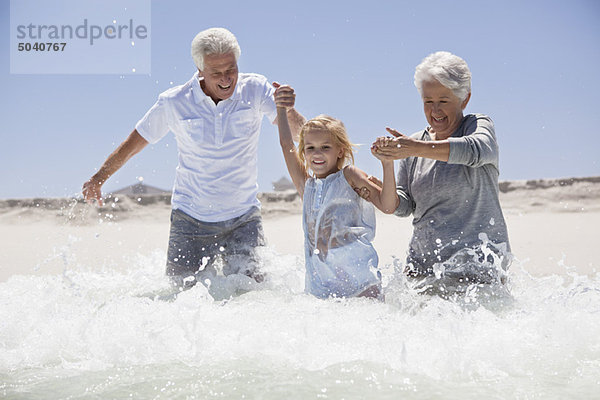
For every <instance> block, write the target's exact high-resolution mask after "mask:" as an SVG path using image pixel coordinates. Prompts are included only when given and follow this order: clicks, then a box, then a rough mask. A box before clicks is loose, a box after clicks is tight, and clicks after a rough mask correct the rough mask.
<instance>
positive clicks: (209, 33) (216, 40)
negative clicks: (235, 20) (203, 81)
mask: <svg viewBox="0 0 600 400" xmlns="http://www.w3.org/2000/svg"><path fill="white" fill-rule="evenodd" d="M229 53H233V55H234V56H235V60H236V61H237V60H238V58H240V54H241V53H242V50H241V49H240V45H239V44H238V41H237V39H236V38H235V35H234V34H233V33H231V32H229V31H228V30H227V29H225V28H210V29H207V30H204V31H202V32H200V33H199V34H197V35H196V37H195V38H194V40H192V58H193V59H194V64H196V67H198V69H199V70H201V71H202V70H203V69H204V56H207V55H210V54H219V55H221V54H229Z"/></svg>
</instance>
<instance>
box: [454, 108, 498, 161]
mask: <svg viewBox="0 0 600 400" xmlns="http://www.w3.org/2000/svg"><path fill="white" fill-rule="evenodd" d="M470 117H471V118H468V119H467V121H465V123H466V124H467V126H466V128H465V129H464V136H461V137H450V138H448V142H449V143H450V154H449V157H448V163H449V164H463V165H466V166H469V167H473V168H477V167H481V166H483V165H486V164H493V165H494V166H495V167H496V168H497V167H498V142H497V141H496V134H495V131H494V123H493V122H492V120H491V119H490V118H489V117H487V116H485V115H472V116H470Z"/></svg>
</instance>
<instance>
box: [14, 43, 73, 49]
mask: <svg viewBox="0 0 600 400" xmlns="http://www.w3.org/2000/svg"><path fill="white" fill-rule="evenodd" d="M66 46H67V44H66V43H53V42H46V43H44V42H41V43H39V42H35V43H29V42H21V43H19V47H18V49H19V51H65V47H66Z"/></svg>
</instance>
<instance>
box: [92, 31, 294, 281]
mask: <svg viewBox="0 0 600 400" xmlns="http://www.w3.org/2000/svg"><path fill="white" fill-rule="evenodd" d="M240 53H241V50H240V47H239V45H238V42H237V39H236V38H235V36H234V35H233V34H232V33H231V32H229V31H228V30H226V29H223V28H211V29H207V30H205V31H202V32H200V33H199V34H198V35H197V36H196V37H195V38H194V40H193V41H192V57H193V59H194V63H195V64H196V67H197V68H198V71H197V72H196V73H195V74H194V76H193V77H192V78H191V79H190V80H189V81H188V82H186V83H184V84H183V85H180V86H176V87H173V88H171V89H169V90H167V91H165V92H163V93H161V94H160V95H159V97H158V101H157V102H156V103H155V104H154V105H153V106H152V107H151V108H150V110H148V112H147V113H146V115H144V117H143V118H142V119H141V120H140V121H138V123H137V124H136V126H135V129H134V130H133V132H132V133H131V134H130V135H129V137H128V138H127V139H126V140H125V141H124V142H123V143H122V144H121V145H120V146H119V147H118V148H117V149H116V150H115V151H114V152H113V153H112V154H111V155H110V156H109V157H108V158H107V160H106V161H105V162H104V164H103V165H102V167H101V168H100V170H99V171H98V172H97V173H96V174H94V175H93V176H92V178H91V179H90V180H88V181H87V182H85V183H84V184H83V195H84V197H85V199H86V200H87V201H88V202H90V203H91V202H93V200H97V201H98V203H99V204H100V205H102V198H101V187H102V185H103V184H104V183H105V182H106V180H107V179H108V178H109V177H110V176H111V175H113V174H114V173H115V172H116V171H117V170H118V169H119V168H121V167H122V166H123V165H124V164H125V163H126V162H127V161H128V160H129V159H130V158H131V157H132V156H134V155H135V154H136V153H138V152H139V151H140V150H142V149H143V148H144V147H145V146H146V145H147V144H148V143H156V142H158V141H159V140H160V139H161V138H162V137H164V136H165V135H166V134H167V133H168V132H169V131H171V132H173V133H174V135H175V139H176V141H177V148H178V153H179V155H178V159H179V163H178V166H177V171H176V177H175V184H174V187H173V197H172V200H171V202H172V208H173V209H172V214H171V229H170V236H169V248H168V254H167V270H166V273H167V275H168V276H170V277H171V278H172V281H173V283H174V284H175V285H177V286H178V287H179V288H183V289H186V288H189V287H192V286H194V285H195V284H196V282H197V281H198V280H200V281H201V282H202V283H204V284H207V285H208V284H210V282H211V280H212V279H214V277H215V276H216V274H217V272H216V270H217V268H215V266H216V265H215V262H216V261H217V260H221V261H220V263H221V267H222V272H223V275H225V276H228V275H232V274H238V275H239V276H241V277H248V278H250V279H252V280H253V281H256V282H260V281H262V280H263V276H262V274H261V273H260V271H259V268H258V265H257V264H258V260H257V255H256V248H257V247H259V246H264V245H265V240H264V233H263V227H262V220H261V215H260V208H259V207H260V203H259V201H258V199H257V198H256V195H257V192H258V185H257V170H258V168H257V147H258V136H259V133H260V127H261V122H262V118H263V116H267V117H268V118H269V119H270V121H272V122H273V123H276V116H277V111H276V106H275V103H274V97H273V95H274V93H275V91H276V90H277V92H278V93H281V96H282V97H283V98H284V100H283V101H286V102H287V106H289V111H288V117H289V119H290V123H291V126H292V130H293V131H294V132H295V134H296V136H297V133H298V132H299V130H300V127H301V126H302V124H303V123H304V117H302V115H300V114H299V113H298V112H297V111H296V110H295V109H294V108H293V106H294V98H295V95H294V91H293V89H292V88H291V87H289V86H286V85H282V86H280V85H278V84H277V85H276V86H277V89H275V88H274V87H273V86H272V85H271V84H269V82H268V81H267V79H266V78H265V77H264V76H261V75H258V74H248V73H239V72H238V65H237V61H238V58H239V56H240ZM248 280H249V279H248Z"/></svg>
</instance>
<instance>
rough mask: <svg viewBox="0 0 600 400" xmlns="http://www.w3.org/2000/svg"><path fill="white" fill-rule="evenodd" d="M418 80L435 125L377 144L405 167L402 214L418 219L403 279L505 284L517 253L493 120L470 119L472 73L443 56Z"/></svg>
mask: <svg viewBox="0 0 600 400" xmlns="http://www.w3.org/2000/svg"><path fill="white" fill-rule="evenodd" d="M414 79H415V86H416V87H417V89H418V90H419V93H420V94H421V98H422V99H423V108H424V111H425V118H426V119H427V122H428V123H429V126H428V127H427V128H425V129H424V130H422V131H420V132H417V133H415V134H413V135H412V136H410V137H408V136H404V135H402V134H401V133H399V132H397V131H396V130H394V129H391V128H387V131H388V132H389V133H390V134H391V135H393V137H380V138H378V139H377V140H376V141H375V143H373V147H372V149H371V150H372V153H373V155H375V156H376V157H377V158H380V159H394V160H400V161H399V164H398V179H397V193H398V198H399V200H400V205H399V206H398V208H397V209H396V211H395V214H396V215H397V216H399V217H406V216H409V215H410V214H412V215H413V227H414V231H413V236H412V239H411V241H410V248H409V251H408V255H407V261H406V266H405V270H404V272H405V273H406V274H407V275H408V276H410V277H417V278H425V280H426V281H429V282H433V281H436V280H439V279H440V278H442V277H443V278H445V281H446V282H448V281H449V280H450V281H454V282H464V283H467V284H470V283H493V282H504V279H505V271H506V269H507V268H508V265H509V264H510V246H509V242H508V232H507V228H506V223H505V221H504V216H503V215H502V209H501V208H500V202H499V200H498V174H499V171H498V143H497V141H496V135H495V133H494V124H493V122H492V120H491V119H490V118H489V117H488V116H486V115H482V114H467V115H463V110H464V109H465V107H466V106H467V103H468V102H469V99H470V98H471V72H470V71H469V67H468V66H467V63H466V62H465V61H464V60H463V59H461V58H460V57H458V56H455V55H453V54H450V53H448V52H437V53H433V54H431V55H429V56H428V57H426V58H425V59H424V60H423V61H422V62H421V64H419V65H418V66H417V68H416V71H415V77H414ZM442 290H443V289H442Z"/></svg>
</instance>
